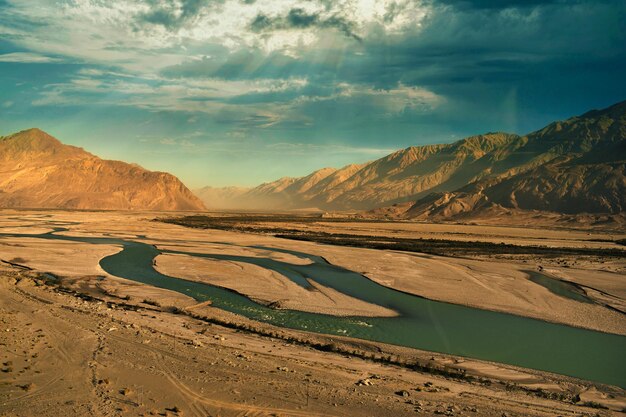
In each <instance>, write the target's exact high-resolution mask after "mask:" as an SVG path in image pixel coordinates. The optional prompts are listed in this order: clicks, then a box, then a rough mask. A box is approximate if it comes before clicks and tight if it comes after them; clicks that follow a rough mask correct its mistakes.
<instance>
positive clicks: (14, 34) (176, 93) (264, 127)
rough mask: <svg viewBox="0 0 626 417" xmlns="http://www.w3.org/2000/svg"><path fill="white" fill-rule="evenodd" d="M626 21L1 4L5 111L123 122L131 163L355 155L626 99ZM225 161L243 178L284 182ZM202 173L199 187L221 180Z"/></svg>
mask: <svg viewBox="0 0 626 417" xmlns="http://www.w3.org/2000/svg"><path fill="white" fill-rule="evenodd" d="M624 22H626V12H625V10H624V8H623V7H622V5H621V4H620V2H619V1H617V0H615V1H613V0H604V1H603V0H600V1H583V0H579V1H562V0H530V1H526V0H525V1H522V0H505V1H491V0H424V1H418V0H384V1H381V0H335V1H329V0H296V1H293V0H137V1H134V2H128V1H125V0H108V1H106V2H105V1H101V0H62V1H57V0H3V1H2V2H0V34H1V36H0V39H2V40H1V41H0V68H1V71H2V72H1V73H0V74H2V75H1V78H0V87H1V88H2V89H3V91H5V96H6V98H4V100H3V103H11V104H10V105H6V104H3V106H2V107H1V108H0V116H1V117H0V121H1V122H2V123H3V125H5V126H8V127H11V126H14V127H15V128H19V127H21V126H24V125H25V126H31V125H48V126H51V127H52V128H53V129H58V130H59V133H57V134H58V135H59V136H61V135H62V134H67V135H68V136H71V138H73V139H74V140H75V141H76V142H80V141H81V140H84V141H86V142H87V143H86V144H85V146H90V145H91V144H90V143H89V141H90V140H91V141H96V140H99V139H98V138H99V136H98V135H99V134H98V133H96V134H90V133H89V132H88V131H87V130H88V129H87V127H86V126H94V123H95V124H96V125H100V126H111V125H112V124H114V123H117V124H118V125H119V126H120V132H119V133H116V135H119V136H124V135H125V136H126V137H125V138H122V137H119V138H118V136H116V138H117V139H116V141H117V142H116V143H115V144H114V145H112V147H111V149H110V150H109V149H106V150H105V151H106V152H109V153H110V154H111V156H112V157H118V158H122V156H119V154H120V153H123V152H118V151H116V149H123V150H124V151H131V152H134V154H133V155H134V156H136V157H137V158H138V159H141V158H143V156H142V155H144V153H145V154H146V155H147V154H152V155H154V153H155V151H158V152H160V151H161V150H162V151H164V152H167V151H170V152H171V149H172V148H176V147H180V148H181V149H183V150H189V149H191V148H192V146H189V144H193V143H195V144H197V145H198V144H200V145H206V146H200V147H196V152H199V151H198V149H207V151H206V154H207V155H205V157H206V158H208V159H211V155H210V152H209V151H208V149H215V147H211V146H210V144H211V143H220V144H222V143H229V141H230V143H233V144H235V145H233V146H232V147H226V148H228V149H231V151H232V153H233V155H235V154H238V152H237V150H238V149H241V146H240V145H241V142H237V141H244V142H245V141H247V142H246V143H248V144H249V146H248V147H245V149H248V150H249V151H250V152H252V151H255V150H257V151H258V150H262V149H271V148H266V146H270V145H273V144H284V143H292V142H293V143H297V144H309V145H310V147H309V148H308V149H311V151H310V152H311V153H313V151H312V149H315V152H316V153H319V152H322V151H321V150H319V149H328V150H329V153H330V152H332V149H335V150H336V149H348V150H352V152H353V153H352V156H353V157H354V159H355V160H350V154H349V153H348V152H341V154H342V155H344V156H343V159H341V158H340V159H339V160H337V162H338V163H343V162H346V163H348V162H358V161H357V160H356V159H359V158H360V159H362V158H363V157H364V156H365V155H368V156H371V155H372V154H371V153H370V150H372V149H374V150H383V149H385V150H386V149H393V148H398V147H403V146H408V145H412V144H421V143H432V142H442V141H451V140H454V139H455V138H460V137H462V136H464V135H468V134H472V133H480V132H483V131H486V130H508V131H516V132H518V133H524V132H526V131H529V130H532V129H534V128H538V127H540V126H541V125H542V124H544V123H546V122H548V121H550V120H553V119H556V118H562V117H566V116H569V115H572V114H576V113H578V112H581V111H584V110H585V109H587V108H591V107H601V106H604V105H608V104H611V103H612V102H615V101H618V100H621V99H624V97H626V83H624V82H623V75H622V74H623V73H625V72H626V52H625V50H624V48H623V45H624V44H626V35H625V34H626V26H625V23H624ZM120 118H121V119H122V121H123V122H120V121H119V120H120ZM122 127H123V128H124V129H125V130H122ZM124 131H125V132H127V133H124ZM197 132H201V134H197ZM4 133H8V132H4ZM53 133H55V132H53ZM192 134H193V135H192ZM190 135H192V136H190ZM86 137H87V139H84V138H86ZM100 137H101V136H100ZM89 138H92V139H89ZM146 138H150V140H147V141H142V140H140V139H146ZM108 140H112V139H108ZM129 141H130V142H129ZM114 142H115V141H114ZM118 142H119V143H118ZM120 143H121V144H122V145H120ZM129 143H130V144H129ZM98 144H99V142H98V143H96V144H95V145H96V146H97V145H98ZM146 144H150V146H152V147H154V148H155V149H150V152H147V151H146V149H145V146H147V145H146ZM183 144H186V145H183ZM331 145H332V146H331ZM254 147H256V148H254ZM218 148H220V149H223V148H224V147H223V146H222V145H220V146H219V147H218ZM253 148H254V149H253ZM300 149H307V148H306V147H304V148H303V147H300ZM358 149H365V150H367V151H366V152H359V151H358ZM158 152H157V153H158ZM185 152H187V151H185ZM203 152H204V151H203ZM381 152H382V151H381ZM183 153H184V152H183ZM145 158H148V157H147V156H146V157H145ZM150 158H152V159H150V161H155V160H156V159H154V157H150ZM235 159H236V158H235ZM270 159H271V158H270ZM327 159H331V160H333V161H334V160H335V159H333V158H331V157H328V158H327ZM244 160H245V159H241V161H244ZM303 161H304V162H303ZM140 162H141V161H140ZM216 162H217V163H218V165H220V164H221V166H222V167H223V168H224V171H223V172H226V173H225V174H223V175H224V176H227V175H231V176H233V177H237V179H236V180H235V182H240V183H248V184H251V183H255V182H258V181H260V180H269V179H271V178H268V177H267V176H264V177H263V178H256V177H255V176H258V175H259V174H258V172H259V171H262V170H261V169H260V168H259V169H258V170H257V171H255V170H253V169H250V170H248V171H246V170H245V169H244V170H243V171H242V170H241V169H239V170H238V171H237V172H240V171H241V172H243V173H241V174H233V172H235V171H236V170H234V169H231V168H230V167H229V166H226V162H224V161H222V160H218V161H216ZM329 162H332V161H329ZM172 163H174V162H172ZM179 163H180V161H179ZM144 164H145V165H148V166H149V165H150V163H147V164H146V163H144ZM250 164H252V165H254V164H253V163H250ZM269 164H274V165H275V161H270V162H269ZM315 164H320V157H318V156H310V157H309V158H308V159H306V158H305V157H304V156H302V158H301V159H300V162H296V161H294V162H293V163H285V164H284V170H283V172H281V173H280V175H289V174H294V175H297V174H300V173H303V172H305V170H309V169H310V168H317V167H318V166H316V165H315ZM323 165H327V164H325V163H324V164H323ZM259 166H260V165H259ZM169 169H172V168H171V167H169ZM176 169H178V168H176V167H175V166H174V171H176ZM189 169H190V170H191V168H189ZM196 169H197V171H198V173H199V174H189V175H193V176H194V178H193V180H192V181H193V182H194V183H204V182H206V183H209V182H212V181H211V179H207V180H202V179H201V178H199V176H201V175H204V176H209V175H216V174H215V173H214V172H209V171H207V170H206V169H204V168H201V167H196ZM298 169H301V170H302V172H300V171H298ZM229 170H230V171H229ZM228 172H230V174H229V173H228ZM271 174H272V172H270V171H268V173H267V175H271ZM215 182H226V180H225V179H217V180H216V181H215Z"/></svg>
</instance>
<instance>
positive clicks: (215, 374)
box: [0, 103, 626, 416]
mask: <svg viewBox="0 0 626 417" xmlns="http://www.w3.org/2000/svg"><path fill="white" fill-rule="evenodd" d="M625 132H626V105H625V104H624V103H620V104H617V105H615V106H612V107H610V108H609V109H607V110H604V111H594V112H590V113H587V114H585V115H583V116H580V117H575V118H572V119H569V120H566V121H563V122H556V123H554V124H551V125H550V126H548V127H546V128H545V129H542V130H541V131H539V132H535V133H532V134H530V135H527V136H524V137H518V136H513V135H505V134H488V135H482V136H477V137H471V138H468V139H464V140H462V141H460V142H457V143H455V144H453V145H450V146H429V147H425V148H410V149H407V150H404V151H399V152H396V153H394V154H392V155H390V156H388V157H385V158H383V159H381V160H378V161H375V162H372V163H370V164H366V165H364V166H359V167H347V168H343V169H341V170H331V169H327V170H323V171H318V172H316V173H314V174H312V175H310V176H308V177H305V178H301V179H282V180H279V181H278V182H276V183H272V184H264V185H261V186H259V187H257V188H255V189H253V190H250V191H245V192H240V193H234V194H233V193H232V189H226V190H224V191H223V192H222V191H221V190H215V189H213V190H211V193H221V197H220V198H219V199H217V201H219V202H221V203H222V204H228V205H230V207H231V208H237V209H239V210H240V211H229V212H227V211H223V210H224V208H223V207H215V208H212V207H211V197H210V196H211V193H209V192H208V191H207V190H208V189H206V188H205V189H201V190H198V191H197V193H198V195H199V196H200V197H201V198H202V199H203V200H204V204H205V205H206V207H208V209H207V208H205V206H203V203H202V202H201V201H200V200H199V199H198V198H197V197H195V196H194V195H193V194H192V193H191V192H190V191H189V190H188V189H187V188H186V187H185V186H184V185H183V184H182V183H181V182H180V181H179V180H178V179H176V178H175V177H173V176H172V175H169V174H163V173H153V172H150V171H146V170H144V169H143V168H141V167H139V166H136V165H131V164H126V163H123V162H115V161H105V160H102V159H99V158H98V157H95V156H94V155H92V154H90V153H87V152H86V151H83V150H82V149H79V148H75V147H71V146H67V145H63V144H62V143H61V142H59V141H58V140H57V139H55V138H53V137H51V136H50V135H48V134H47V133H45V132H42V131H40V130H38V129H31V130H27V131H24V132H19V133H17V134H14V135H10V136H7V137H4V138H2V139H0V155H1V157H0V161H1V167H0V168H1V169H0V187H1V189H2V193H1V194H0V202H1V204H2V205H3V206H4V207H6V208H5V209H3V211H2V217H1V220H0V227H1V229H0V259H1V262H2V265H1V274H2V281H1V286H0V291H1V294H2V295H1V297H0V309H1V310H0V311H1V313H2V314H1V319H2V326H3V329H2V332H0V344H2V346H3V349H2V353H0V355H1V357H0V361H1V362H2V369H1V370H2V374H1V376H2V379H1V380H0V384H1V385H0V387H1V389H0V410H2V414H3V415H7V416H22V415H37V416H39V415H61V414H65V415H197V416H204V415H285V416H293V415H303V416H304V415H307V416H308V415H346V416H352V415H375V416H385V415H389V416H396V415H412V414H415V413H419V414H424V415H438V414H440V415H480V416H502V415H508V416H513V415H519V416H531V415H532V416H549V415H554V416H556V415H561V416H580V415H589V416H591V415H612V414H613V413H620V412H622V411H623V410H624V409H626V392H625V391H624V389H625V388H626V379H625V377H626V361H625V360H624V355H623V352H624V348H625V347H626V313H625V312H626V256H625V255H626V247H625V246H624V242H625V241H626V230H625V229H624V223H625V217H624V212H623V207H624V205H625V204H626V200H624V195H626V193H624V191H625V190H626V182H625V177H624V164H625V161H626V159H625V157H626V153H625V152H626V148H625V146H626V141H625V138H626V133H625ZM592 151H593V152H592ZM90 175H91V176H93V178H91V177H90ZM503 190H511V191H509V193H508V194H506V193H504V192H503ZM229 192H230V193H231V194H230V197H229V198H228V199H226V198H225V197H224V195H225V194H227V193H229ZM261 195H263V196H262V198H261ZM254 199H259V200H256V203H255V200H254ZM567 201H570V203H568V204H565V202H567ZM238 202H239V204H241V205H240V206H237V207H235V205H236V204H237V203H238ZM268 204H272V206H271V207H270V206H268ZM335 204H337V206H335ZM560 204H564V205H563V206H561V205H560ZM245 207H248V210H247V211H241V209H243V208H245ZM281 207H282V209H280V208H281ZM293 208H299V209H300V210H297V211H289V210H288V209H293ZM366 208H367V209H366ZM220 209H222V210H221V211H220ZM177 210H185V211H186V213H177V212H176V211H177ZM268 210H270V211H268Z"/></svg>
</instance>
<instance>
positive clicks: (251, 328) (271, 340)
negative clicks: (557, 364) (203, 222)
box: [0, 266, 626, 417]
mask: <svg viewBox="0 0 626 417" xmlns="http://www.w3.org/2000/svg"><path fill="white" fill-rule="evenodd" d="M47 280H48V284H45V281H46V279H45V278H44V279H42V278H40V277H39V275H38V274H37V273H35V272H32V271H28V270H24V269H20V268H16V267H9V266H3V267H0V313H1V315H0V317H1V319H2V323H1V325H2V327H3V329H2V330H3V331H2V332H0V343H2V344H3V346H5V347H6V349H3V351H2V353H0V355H1V356H2V357H0V360H1V361H2V363H3V368H2V370H3V373H2V377H3V378H2V385H1V387H2V388H1V389H0V411H1V412H2V414H3V415H7V416H29V415H33V416H35V415H46V414H51V415H184V416H188V415H192V416H200V415H223V416H230V415H240V414H242V413H248V414H250V413H255V414H257V415H289V416H299V415H301V416H315V415H320V416H322V415H323V416H351V415H376V416H400V415H414V414H415V413H416V412H419V413H420V415H437V414H446V415H480V416H487V417H490V416H502V415H503V413H507V415H509V416H556V415H561V416H580V415H584V416H593V415H601V416H609V415H614V414H613V413H614V412H613V411H611V410H607V409H602V408H596V407H611V408H613V409H614V410H618V409H620V407H623V406H626V402H625V400H624V398H623V394H624V393H623V390H616V389H615V388H610V387H606V386H602V385H597V384H591V385H585V384H581V383H580V381H577V380H574V379H569V378H565V377H559V376H555V375H549V374H545V373H541V372H534V371H530V372H529V371H525V370H522V369H519V368H514V367H507V366H501V365H497V364H490V363H488V362H482V361H471V360H462V359H460V358H456V357H453V356H447V355H438V354H435V355H433V354H430V353H427V352H419V351H415V350H409V349H401V348H397V347H393V346H388V345H376V344H371V343H368V342H361V341H355V340H350V339H345V338H327V337H324V336H319V335H310V334H306V333H302V332H295V331H289V330H285V329H278V328H275V327H273V326H269V325H260V324H258V323H257V324H254V323H252V322H249V321H246V320H242V319H241V318H240V317H237V316H235V315H230V314H227V313H224V312H222V311H220V310H216V309H212V308H211V307H208V306H206V305H197V304H196V303H195V302H193V300H191V299H189V298H188V297H185V296H183V295H177V294H172V293H171V292H169V291H165V290H159V289H155V288H150V289H148V288H145V287H146V286H144V285H141V284H136V283H130V282H125V281H124V280H117V279H116V280H113V281H114V282H113V284H110V287H101V286H99V285H98V282H99V281H98V280H97V279H96V278H95V277H94V278H92V279H86V280H81V279H76V278H74V279H67V280H66V279H61V280H60V282H54V281H49V279H47ZM106 281H109V280H106ZM144 297H148V298H147V299H145V298H144ZM173 306H179V307H176V309H173ZM180 306H182V307H180ZM178 309H180V311H179V310H178ZM175 313H178V314H175ZM69 335H71V336H69ZM368 355H371V358H368V359H362V357H366V358H367V357H368ZM372 359H373V360H372ZM409 359H410V360H411V361H414V360H416V359H417V361H418V362H420V363H422V364H423V365H424V369H422V370H416V369H411V368H408V367H407V366H405V365H406V362H407V361H408V360H409ZM463 369H464V370H465V371H463V372H460V370H463ZM615 415H617V414H615Z"/></svg>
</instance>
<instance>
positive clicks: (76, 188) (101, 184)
mask: <svg viewBox="0 0 626 417" xmlns="http://www.w3.org/2000/svg"><path fill="white" fill-rule="evenodd" d="M0 207H12V208H66V209H99V210H203V209H204V206H203V204H202V202H201V201H200V200H199V199H198V198H197V197H196V196H194V195H193V194H192V193H191V191H189V189H187V187H185V185H184V184H183V183H182V182H180V180H179V179H178V178H176V177H175V176H173V175H171V174H168V173H164V172H151V171H148V170H146V169H144V168H142V167H140V166H138V165H135V164H128V163H125V162H120V161H107V160H103V159H100V158H98V157H97V156H94V155H92V154H90V153H89V152H86V151H84V150H83V149H81V148H77V147H74V146H69V145H64V144H62V143H61V142H59V141H58V140H57V139H55V138H53V137H52V136H50V135H48V134H47V133H46V132H43V131H41V130H39V129H29V130H24V131H22V132H18V133H15V134H12V135H9V136H5V137H0Z"/></svg>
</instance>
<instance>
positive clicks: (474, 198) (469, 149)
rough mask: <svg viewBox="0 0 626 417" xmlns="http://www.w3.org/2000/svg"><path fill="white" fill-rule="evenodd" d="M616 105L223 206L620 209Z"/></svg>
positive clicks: (387, 210)
mask: <svg viewBox="0 0 626 417" xmlns="http://www.w3.org/2000/svg"><path fill="white" fill-rule="evenodd" d="M625 163H626V102H622V103H618V104H616V105H614V106H611V107H609V108H607V109H604V110H594V111H590V112H588V113H585V114H583V115H581V116H578V117H573V118H571V119H568V120H566V121H561V122H554V123H551V124H550V125H548V126H546V127H545V128H543V129H541V130H539V131H536V132H533V133H530V134H528V135H524V136H519V135H514V134H507V133H487V134H484V135H478V136H472V137H468V138H466V139H462V140H460V141H458V142H455V143H451V144H443V145H428V146H420V147H410V148H407V149H403V150H400V151H397V152H394V153H392V154H391V155H388V156H386V157H383V158H381V159H378V160H376V161H373V162H370V163H367V164H362V165H349V166H347V167H344V168H342V169H339V170H335V169H332V168H325V169H322V170H320V171H316V172H314V173H312V174H310V175H308V176H306V177H302V178H281V179H280V180H278V181H275V182H272V183H267V184H262V185H260V186H258V187H256V188H253V189H251V190H249V191H246V192H244V193H242V194H240V195H238V196H237V197H236V198H234V199H233V200H232V201H231V204H233V205H234V206H237V207H240V208H263V209H293V208H311V207H317V208H320V209H323V210H345V209H348V210H371V209H376V211H375V212H374V213H378V214H381V215H386V216H394V217H407V218H427V217H433V216H435V217H437V216H439V217H451V216H457V215H461V214H462V213H468V212H471V211H473V210H477V209H486V208H488V207H492V206H499V207H504V208H512V209H521V210H546V211H556V212H563V213H581V212H592V213H600V212H602V213H619V212H622V211H623V210H624V209H625V208H626V197H625V196H626V182H625V181H626V179H625Z"/></svg>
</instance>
